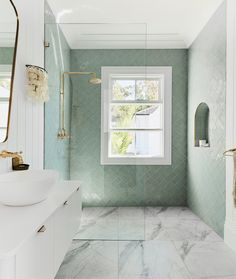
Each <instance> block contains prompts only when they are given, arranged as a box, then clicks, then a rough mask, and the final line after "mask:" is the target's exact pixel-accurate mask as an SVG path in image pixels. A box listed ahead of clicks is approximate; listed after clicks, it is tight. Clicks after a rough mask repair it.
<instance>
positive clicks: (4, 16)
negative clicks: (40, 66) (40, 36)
mask: <svg viewBox="0 0 236 279" xmlns="http://www.w3.org/2000/svg"><path fill="white" fill-rule="evenodd" d="M18 31H19V20H18V14H17V10H16V8H15V6H14V3H13V2H12V1H11V0H1V8H0V142H5V141H6V140H7V138H8V131H9V124H10V116H11V103H12V92H13V83H14V74H15V63H16V52H17V42H18Z"/></svg>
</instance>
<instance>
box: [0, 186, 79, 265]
mask: <svg viewBox="0 0 236 279" xmlns="http://www.w3.org/2000/svg"><path fill="white" fill-rule="evenodd" d="M78 188H79V182H78V181H62V182H59V183H58V184H57V185H56V186H55V187H54V189H53V190H52V192H51V193H50V194H49V197H48V199H47V200H45V201H43V202H41V203H39V204H36V205H31V206H25V207H8V206H5V205H2V204H0V260H1V259H5V258H8V257H11V256H14V255H15V254H16V252H17V250H18V249H19V248H20V247H21V246H22V244H23V243H24V242H25V241H26V240H27V239H29V238H30V237H31V236H32V235H33V234H34V233H35V232H37V230H38V229H39V228H40V227H41V226H42V225H43V223H44V222H45V221H46V220H47V219H48V218H49V217H50V216H51V215H52V214H53V213H54V212H55V211H56V209H57V208H59V207H60V206H61V205H62V204H63V203H64V202H65V201H66V200H67V199H68V198H69V197H70V196H71V195H72V194H73V193H74V192H75V191H76V190H77V189H78Z"/></svg>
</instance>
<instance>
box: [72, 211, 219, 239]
mask: <svg viewBox="0 0 236 279" xmlns="http://www.w3.org/2000/svg"><path fill="white" fill-rule="evenodd" d="M75 238H76V239H80V240H91V239H93V240H172V241H184V240H192V241H204V240H207V241H221V238H220V237H219V236H218V235H217V234H216V233H215V232H214V231H213V230H212V229H211V228H210V227H208V226H207V225H206V224H204V223H203V222H202V221H201V220H200V219H199V218H198V217H197V216H196V215H194V214H193V213H192V212H191V211H190V210H189V209H188V208H186V207H173V208H171V207H117V208H116V207H107V208H99V207H93V208H85V209H84V215H83V218H82V223H81V227H80V230H79V232H78V234H77V235H76V237H75Z"/></svg>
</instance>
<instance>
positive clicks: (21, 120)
mask: <svg viewBox="0 0 236 279" xmlns="http://www.w3.org/2000/svg"><path fill="white" fill-rule="evenodd" d="M13 1H14V3H15V6H16V8H17V10H18V14H19V20H20V33H19V42H18V53H17V62H16V74H15V82H14V92H13V105H12V115H11V123H10V133H9V138H8V141H7V142H6V143H1V144H0V151H1V150H3V149H7V150H9V151H23V157H24V160H25V162H26V163H29V164H30V165H31V168H34V169H41V168H43V146H44V109H43V105H42V104H33V103H32V102H30V101H28V100H27V98H26V74H25V65H26V64H35V65H38V66H43V65H44V45H43V42H44V0H34V1H32V0H24V1H22V0H13ZM10 169H11V160H10V159H0V172H1V173H2V172H6V171H8V170H10Z"/></svg>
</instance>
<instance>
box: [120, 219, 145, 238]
mask: <svg viewBox="0 0 236 279" xmlns="http://www.w3.org/2000/svg"><path fill="white" fill-rule="evenodd" d="M117 240H145V224H144V220H138V219H134V220H119V222H118V239H117Z"/></svg>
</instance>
